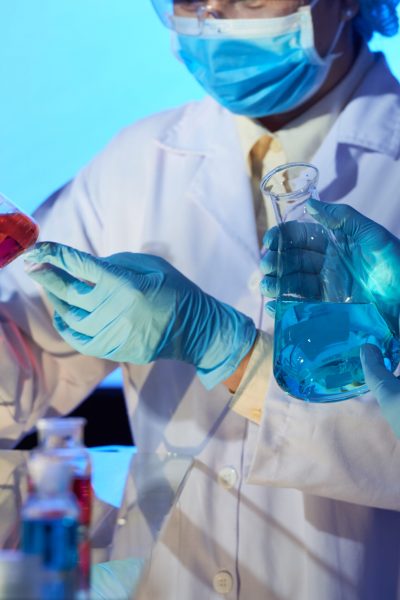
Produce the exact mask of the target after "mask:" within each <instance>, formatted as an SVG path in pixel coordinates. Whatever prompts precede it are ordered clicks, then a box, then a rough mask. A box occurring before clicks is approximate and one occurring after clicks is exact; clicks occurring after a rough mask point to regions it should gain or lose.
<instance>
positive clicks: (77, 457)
mask: <svg viewBox="0 0 400 600" xmlns="http://www.w3.org/2000/svg"><path fill="white" fill-rule="evenodd" d="M85 423H86V420H85V419H83V418H78V417H74V418H49V419H40V420H39V422H38V425H37V428H38V433H39V446H38V447H37V448H36V449H35V450H34V452H33V455H36V454H45V455H46V456H53V457H57V458H58V459H59V460H61V461H63V462H65V463H66V464H68V465H69V466H70V467H71V469H72V492H73V493H74V494H75V496H76V499H77V502H78V505H79V509H80V511H79V546H78V548H79V573H80V588H81V589H82V590H88V589H89V587H90V563H91V561H90V542H89V527H90V519H91V508H92V486H91V461H90V454H89V452H88V450H87V449H86V448H85V446H84V444H83V429H84V426H85Z"/></svg>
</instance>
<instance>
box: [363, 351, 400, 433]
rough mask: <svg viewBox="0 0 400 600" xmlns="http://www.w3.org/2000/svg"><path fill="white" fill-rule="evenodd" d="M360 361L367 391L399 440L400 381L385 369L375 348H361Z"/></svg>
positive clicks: (381, 358)
mask: <svg viewBox="0 0 400 600" xmlns="http://www.w3.org/2000/svg"><path fill="white" fill-rule="evenodd" d="M360 359H361V365H362V368H363V371H364V375H365V381H366V383H367V385H368V387H369V389H370V390H371V392H372V393H373V395H374V396H375V398H376V399H377V401H378V402H379V405H380V407H381V409H382V412H383V415H384V416H385V418H386V419H387V421H388V422H389V425H390V426H391V428H392V429H393V431H394V433H395V434H396V436H397V437H399V438H400V381H399V380H398V379H397V377H395V376H394V375H393V373H391V372H390V371H388V370H387V368H386V367H385V363H384V361H383V356H382V353H381V352H380V350H379V348H377V346H374V345H373V344H364V345H363V346H361V349H360Z"/></svg>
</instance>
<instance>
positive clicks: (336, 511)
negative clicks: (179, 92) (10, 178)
mask: <svg viewBox="0 0 400 600" xmlns="http://www.w3.org/2000/svg"><path fill="white" fill-rule="evenodd" d="M153 3H154V6H155V8H156V10H157V12H158V14H159V15H160V17H161V18H162V20H163V22H164V23H165V24H166V25H168V26H169V27H170V28H171V30H172V37H173V42H174V51H175V54H176V55H177V56H178V57H179V59H180V60H181V61H182V62H183V63H184V65H186V67H187V68H188V69H189V71H190V72H191V73H192V74H193V75H194V76H195V77H196V78H197V79H198V80H199V81H200V83H201V84H202V85H203V86H204V88H205V89H206V90H207V91H208V93H209V94H208V96H207V98H206V99H205V100H203V101H201V102H195V103H190V104H188V105H186V106H183V107H180V108H177V109H174V110H170V111H166V112H164V113H161V114H158V115H155V116H153V117H150V118H147V119H145V120H143V121H140V122H139V123H137V124H135V125H133V126H132V127H128V128H127V129H126V130H124V131H123V132H122V133H121V134H120V135H119V136H118V137H117V138H116V139H115V140H114V141H113V142H112V143H111V144H110V145H109V146H108V147H107V148H106V149H105V150H104V151H103V152H102V153H101V154H100V155H99V156H98V157H97V158H95V159H94V160H93V161H92V162H91V163H90V164H89V165H88V166H87V167H86V168H85V169H83V170H82V172H81V173H79V174H78V175H77V177H76V178H75V179H74V181H72V182H71V183H69V184H68V185H67V186H65V187H64V188H63V189H62V190H60V191H58V192H57V193H56V194H54V195H53V196H52V197H51V198H50V199H49V200H48V201H47V202H45V203H44V204H43V205H42V206H41V207H40V208H39V210H38V211H37V213H36V218H37V220H38V222H39V224H40V227H41V239H43V240H48V242H49V243H47V244H45V245H44V246H41V247H39V248H38V249H37V251H36V256H35V255H33V264H34V263H35V262H36V263H38V265H37V266H36V267H35V269H34V271H33V276H34V277H35V278H36V280H37V281H38V282H40V283H41V284H43V285H44V287H45V288H46V290H47V293H46V294H42V292H41V287H40V286H38V285H37V283H36V282H34V281H33V280H32V279H29V277H28V276H27V275H26V274H25V273H24V270H23V265H21V262H19V263H18V262H16V263H14V264H13V265H11V266H10V268H8V269H7V270H6V271H5V272H3V273H2V277H1V285H0V294H1V296H0V299H1V321H0V325H1V330H2V331H1V336H2V354H1V361H0V365H1V367H0V369H1V373H2V377H1V390H0V399H1V400H0V402H1V407H0V410H1V419H0V423H1V438H2V442H3V447H6V446H12V445H13V444H14V443H15V441H16V440H18V439H19V437H20V436H21V435H23V433H24V432H25V431H28V430H29V429H31V428H32V427H34V425H35V423H36V421H37V419H38V418H39V417H41V416H43V415H45V414H55V413H56V414H57V413H62V414H64V413H66V412H68V411H69V410H71V409H72V408H73V407H74V406H76V405H77V404H78V403H79V402H80V401H81V400H82V398H84V397H85V396H86V395H87V394H89V393H90V391H91V390H92V389H93V388H94V387H95V386H96V385H97V384H98V383H99V381H101V379H102V378H103V377H104V376H105V375H107V373H109V372H110V371H112V370H113V369H114V368H115V367H116V365H117V364H118V362H119V361H121V362H122V370H123V380H124V393H125V397H126V404H127V412H128V416H129V419H130V423H131V426H132V430H133V434H134V438H135V441H136V443H137V445H138V448H139V449H140V450H142V451H149V452H154V451H160V452H163V451H167V452H174V453H183V454H185V455H188V454H189V455H192V456H193V457H194V458H195V459H196V461H195V463H194V467H193V470H192V473H191V474H190V476H189V478H188V480H187V482H186V485H185V487H184V489H183V490H182V494H181V496H180V499H179V503H178V504H177V506H176V509H175V511H174V512H173V514H172V515H171V519H170V520H169V522H168V526H166V527H165V528H164V529H163V531H162V533H161V536H160V539H159V542H158V543H157V545H156V547H155V549H154V553H153V555H152V561H151V564H150V565H149V570H148V577H147V580H146V582H145V584H144V587H143V588H142V589H141V590H140V591H139V592H138V594H139V598H140V600H150V599H151V600H157V599H158V598H160V599H162V600H180V599H185V600H186V599H188V598H190V599H194V600H203V599H207V600H208V599H211V598H212V599H215V600H217V599H218V598H229V599H235V600H248V599H249V598H252V599H254V600H259V599H260V600H261V599H263V600H264V599H271V600H272V599H277V598H279V599H284V600H293V599H294V598H295V599H296V600H320V598H323V599H324V600H337V599H338V598H344V599H345V600H353V599H360V600H361V599H362V600H364V599H373V598H374V599H375V598H385V599H391V598H393V599H394V598H397V597H398V595H399V589H398V573H399V567H400V542H399V540H400V512H399V510H400V482H399V477H398V473H399V467H400V448H399V446H400V445H399V444H398V442H397V440H396V438H395V436H394V435H393V433H392V432H391V430H390V428H389V426H388V425H387V423H386V421H385V419H384V418H383V417H382V415H381V412H380V411H379V407H378V406H377V404H376V401H375V399H374V397H373V396H372V395H371V394H368V395H365V396H364V397H362V398H359V399H355V400H349V401H347V402H341V403H338V404H335V405H330V406H321V405H307V403H304V402H301V401H296V400H293V399H290V398H288V397H287V396H286V395H285V394H284V393H283V392H282V391H281V390H280V389H279V388H278V386H277V385H276V383H275V381H274V379H273V378H272V377H271V369H270V360H265V356H267V357H268V356H269V357H270V354H271V347H272V334H273V320H272V319H271V318H270V317H269V316H268V315H267V314H266V313H265V311H264V307H263V304H264V301H263V297H262V296H261V294H260V292H259V285H258V284H259V278H260V274H259V259H260V247H261V244H262V237H263V234H264V231H265V229H266V228H267V227H270V226H271V225H273V224H274V221H273V216H272V215H271V213H270V211H269V207H268V206H265V205H264V204H263V201H262V199H261V198H260V195H259V193H258V184H259V179H260V176H261V174H262V173H264V172H266V171H268V170H269V169H270V168H271V167H273V166H275V165H277V164H279V163H284V162H287V161H298V160H302V161H311V160H312V162H313V163H315V164H316V166H317V167H318V168H319V170H320V173H321V180H320V193H321V198H322V200H324V201H327V202H331V203H334V202H337V201H340V202H346V203H348V204H349V205H351V206H353V207H355V208H356V209H358V210H360V212H362V213H363V214H365V215H367V216H368V217H369V218H372V219H374V220H376V221H378V222H379V223H381V224H382V225H384V226H385V227H387V228H388V229H389V230H390V231H391V232H392V233H393V234H394V235H396V236H399V235H400V217H399V211H398V203H397V200H396V199H397V194H398V190H399V189H400V168H399V167H400V136H399V134H398V132H399V130H400V88H399V84H398V82H397V81H396V80H395V78H394V77H393V76H392V75H391V74H390V72H389V70H388V68H387V65H386V63H385V60H384V58H383V56H382V55H379V54H377V55H374V54H372V53H371V52H370V51H369V50H368V47H367V44H366V40H368V39H369V38H370V36H371V35H372V33H373V31H381V32H382V33H384V34H388V35H390V34H394V33H395V32H396V31H397V27H398V21H397V16H396V4H397V2H396V1H395V2H393V1H391V0H384V1H380V0H359V1H357V0H318V1H315V0H314V1H313V2H311V3H309V2H302V1H297V0H257V1H256V2H255V1H254V0H243V1H235V2H233V1H228V0H220V1H216V0H215V1H210V2H203V1H201V0H197V1H195V2H191V1H184V0H179V1H178V0H177V1H176V2H171V1H167V0H165V1H162V0H160V1H156V0H154V2H153ZM51 242H59V243H60V244H62V245H58V244H53V243H51ZM71 247H75V248H77V249H78V250H74V249H73V248H71ZM154 255H158V256H154ZM93 256H94V258H92V257H93ZM100 257H109V258H100ZM164 259H165V260H164ZM172 265H173V266H172ZM192 282H193V283H192ZM53 315H54V326H55V327H53ZM256 328H257V330H258V331H259V333H258V335H257V336H256ZM157 359H161V360H157ZM148 361H150V362H148ZM224 381H225V382H226V385H222V382H224ZM228 388H229V389H228ZM229 390H231V391H234V392H235V393H234V395H233V396H232V394H231V392H230V391H229ZM111 416H112V405H111V404H110V418H111ZM258 483H259V484H262V485H255V484H258ZM171 528H172V529H173V530H174V531H175V535H170V532H171ZM176 531H178V532H179V535H178V536H177V535H176ZM150 533H151V532H149V534H150Z"/></svg>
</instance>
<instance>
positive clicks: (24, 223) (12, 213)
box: [0, 194, 39, 268]
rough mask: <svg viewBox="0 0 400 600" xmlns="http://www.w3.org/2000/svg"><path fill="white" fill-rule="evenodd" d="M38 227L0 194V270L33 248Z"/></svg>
mask: <svg viewBox="0 0 400 600" xmlns="http://www.w3.org/2000/svg"><path fill="white" fill-rule="evenodd" d="M38 235H39V227H38V226H37V224H36V223H35V221H34V220H33V219H32V217H29V216H28V215H27V214H25V213H24V212H22V211H21V210H19V208H17V207H16V206H15V204H13V203H12V202H11V201H10V200H8V199H7V198H6V197H5V196H3V195H2V194H0V268H2V267H5V266H6V265H8V264H9V263H10V262H11V261H12V260H14V258H17V256H19V255H20V254H22V253H23V252H25V250H27V249H28V248H30V247H31V246H33V244H34V243H35V242H36V240H37V238H38Z"/></svg>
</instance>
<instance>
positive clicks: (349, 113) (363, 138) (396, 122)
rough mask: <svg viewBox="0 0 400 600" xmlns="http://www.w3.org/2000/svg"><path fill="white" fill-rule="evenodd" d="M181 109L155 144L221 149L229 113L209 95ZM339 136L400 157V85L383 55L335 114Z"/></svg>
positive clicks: (194, 150) (205, 151)
mask: <svg viewBox="0 0 400 600" xmlns="http://www.w3.org/2000/svg"><path fill="white" fill-rule="evenodd" d="M374 96H379V102H375V103H374V109H373V111H372V110H371V97H374ZM212 105H213V110H212V109H211V108H212ZM182 111H183V114H182V119H178V120H177V121H176V124H175V125H174V126H173V127H171V128H170V129H169V130H168V131H166V132H165V134H164V135H163V136H162V137H161V138H160V139H159V140H158V142H159V144H160V145H162V146H164V147H165V148H166V149H169V150H170V151H172V152H179V153H185V154H192V155H193V154H197V155H209V156H211V155H212V154H213V153H215V152H222V153H223V152H224V142H225V139H224V135H223V132H221V126H222V127H223V124H224V122H225V123H229V125H231V124H232V117H231V115H229V113H227V111H226V110H225V109H223V108H221V107H220V106H219V105H218V104H216V103H215V102H214V100H212V99H211V98H206V99H205V100H204V101H202V102H200V103H192V104H189V105H187V106H186V107H184V108H183V109H182ZM193 130H196V135H193ZM214 131H215V132H216V134H215V135H214ZM210 132H211V134H210ZM217 132H218V133H217ZM337 136H338V137H337V141H338V142H339V143H342V144H349V145H356V146H359V147H361V148H365V149H366V150H369V151H374V152H381V153H383V154H387V155H388V156H390V157H392V158H393V159H396V158H398V157H399V156H400V85H399V82H398V81H397V79H396V78H395V77H394V76H393V75H392V73H391V72H390V69H389V67H388V65H387V62H386V59H385V57H384V55H383V54H382V53H380V52H377V53H375V61H374V64H373V66H372V67H371V68H370V69H369V71H368V72H367V74H366V76H365V77H364V79H363V80H362V81H361V83H360V85H359V87H358V88H357V90H356V91H355V93H354V95H353V97H352V99H351V100H350V101H349V102H348V104H347V106H346V108H345V109H344V110H343V112H342V114H341V115H340V116H339V118H338V121H337Z"/></svg>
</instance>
